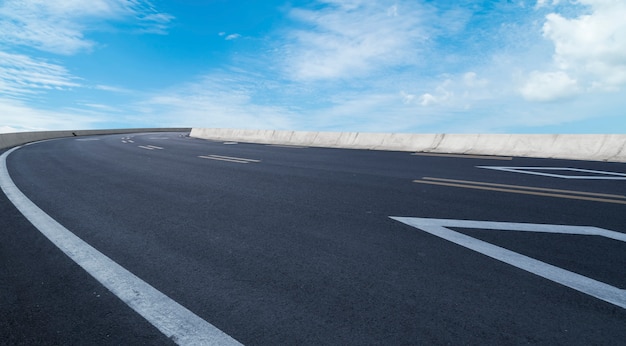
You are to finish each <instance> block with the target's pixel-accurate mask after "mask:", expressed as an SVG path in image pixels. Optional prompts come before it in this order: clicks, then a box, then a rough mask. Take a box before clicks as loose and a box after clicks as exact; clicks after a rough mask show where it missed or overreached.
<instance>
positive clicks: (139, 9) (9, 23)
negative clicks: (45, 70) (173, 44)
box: [0, 0, 173, 55]
mask: <svg viewBox="0 0 626 346" xmlns="http://www.w3.org/2000/svg"><path fill="white" fill-rule="evenodd" d="M172 19H173V17H172V16H171V15H169V14H166V13H159V12H157V11H156V10H155V9H154V7H153V6H152V5H151V4H150V3H149V2H147V1H140V0H91V1H81V0H63V1H61V0H7V1H4V2H3V3H2V4H1V5H0V42H1V43H5V44H11V45H22V46H28V47H33V48H36V49H39V50H42V51H46V52H51V53H56V54H64V55H70V54H75V53H77V52H80V51H86V50H90V49H92V48H93V47H94V45H95V44H96V43H95V42H94V41H92V40H90V39H88V38H86V37H85V32H87V31H91V30H95V29H97V28H98V27H102V25H103V23H105V22H106V21H133V22H135V23H136V24H137V26H138V29H139V30H140V31H143V32H152V33H165V30H166V28H167V25H168V23H169V22H170V21H171V20H172Z"/></svg>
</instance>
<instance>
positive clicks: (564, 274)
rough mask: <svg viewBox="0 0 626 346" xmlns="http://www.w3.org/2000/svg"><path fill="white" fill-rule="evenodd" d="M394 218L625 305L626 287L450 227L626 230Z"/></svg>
mask: <svg viewBox="0 0 626 346" xmlns="http://www.w3.org/2000/svg"><path fill="white" fill-rule="evenodd" d="M390 218H391V219H393V220H396V221H399V222H402V223H404V224H406V225H409V226H412V227H415V228H418V229H420V230H422V231H424V232H428V233H430V234H432V235H434V236H437V237H439V238H442V239H445V240H448V241H450V242H453V243H455V244H457V245H460V246H463V247H465V248H468V249H470V250H474V251H476V252H479V253H481V254H483V255H486V256H489V257H491V258H494V259H496V260H499V261H502V262H504V263H507V264H510V265H512V266H514V267H517V268H520V269H523V270H525V271H528V272H530V273H533V274H535V275H539V276H541V277H543V278H546V279H548V280H551V281H554V282H556V283H559V284H561V285H564V286H567V287H569V288H573V289H575V290H577V291H579V292H582V293H585V294H588V295H590V296H593V297H596V298H598V299H601V300H604V301H606V302H608V303H611V304H614V305H617V306H619V307H621V308H624V309H626V290H623V289H620V288H617V287H614V286H611V285H608V284H606V283H604V282H600V281H597V280H594V279H591V278H588V277H586V276H583V275H580V274H577V273H574V272H571V271H568V270H565V269H563V268H559V267H556V266H553V265H551V264H548V263H545V262H541V261H539V260H536V259H534V258H531V257H528V256H524V255H522V254H519V253H517V252H514V251H511V250H507V249H505V248H502V247H499V246H496V245H493V244H491V243H488V242H485V241H482V240H478V239H476V238H473V237H470V236H468V235H465V234H463V233H459V232H455V231H453V230H451V229H450V228H466V229H482V230H497V231H518V232H542V233H558V234H576V235H589V236H601V237H606V238H609V239H613V240H617V241H622V242H626V234H625V233H619V232H615V231H610V230H606V229H603V228H598V227H587V226H563V225H545V224H529V223H509V222H487V221H469V220H445V219H425V218H416V217H394V216H391V217H390Z"/></svg>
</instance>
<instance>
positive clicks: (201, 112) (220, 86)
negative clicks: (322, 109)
mask: <svg viewBox="0 0 626 346" xmlns="http://www.w3.org/2000/svg"><path fill="white" fill-rule="evenodd" d="M231 72H232V71H231ZM257 83H259V81H258V80H253V79H251V78H250V76H247V75H245V72H243V71H239V73H233V74H224V73H215V74H210V75H206V76H204V77H203V78H201V79H199V80H198V81H196V82H192V83H187V84H185V85H180V86H176V87H173V88H171V89H168V90H163V91H161V92H159V93H157V94H155V95H153V96H152V97H150V98H149V99H147V100H145V101H143V102H141V103H139V104H138V105H137V108H138V109H139V110H140V112H141V113H142V114H141V117H142V118H143V120H144V121H152V122H153V123H157V124H172V125H182V124H186V125H185V126H199V127H240V128H259V129H290V128H292V127H293V125H292V122H291V119H293V117H294V116H295V114H294V113H293V112H291V111H290V110H289V109H288V108H287V107H283V106H280V105H276V104H272V105H264V104H262V103H261V102H256V101H255V100H253V99H254V97H255V95H256V94H257V92H258V91H259V90H258V89H259V88H264V86H260V85H258V84H257ZM265 87H266V86H265Z"/></svg>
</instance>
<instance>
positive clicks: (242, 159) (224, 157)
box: [209, 155, 261, 162]
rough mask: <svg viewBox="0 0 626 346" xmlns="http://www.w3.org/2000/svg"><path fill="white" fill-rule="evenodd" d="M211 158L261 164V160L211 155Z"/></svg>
mask: <svg viewBox="0 0 626 346" xmlns="http://www.w3.org/2000/svg"><path fill="white" fill-rule="evenodd" d="M209 156H211V157H219V158H223V159H230V160H241V161H248V162H261V160H255V159H246V158H243V157H232V156H222V155H209Z"/></svg>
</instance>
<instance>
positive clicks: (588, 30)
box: [543, 0, 626, 88]
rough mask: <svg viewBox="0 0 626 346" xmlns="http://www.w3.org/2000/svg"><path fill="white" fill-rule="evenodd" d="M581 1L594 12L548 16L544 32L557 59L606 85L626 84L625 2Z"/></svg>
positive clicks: (609, 86) (565, 65)
mask: <svg viewBox="0 0 626 346" xmlns="http://www.w3.org/2000/svg"><path fill="white" fill-rule="evenodd" d="M579 2H580V3H581V4H583V5H587V6H589V8H590V9H591V13H590V14H584V15H580V16H578V17H577V18H572V19H568V18H565V17H563V16H561V15H560V14H557V13H551V14H549V15H548V16H547V17H546V23H545V24H544V27H543V34H544V37H546V38H548V39H550V40H551V41H552V42H553V43H554V46H555V52H554V61H555V63H556V64H557V66H558V67H559V68H560V69H563V70H571V71H575V72H576V73H578V74H580V75H588V78H589V79H591V80H592V82H595V83H596V84H598V85H603V86H606V87H607V88H611V87H618V86H621V85H624V84H626V20H625V18H626V2H625V1H617V0H580V1H579Z"/></svg>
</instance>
